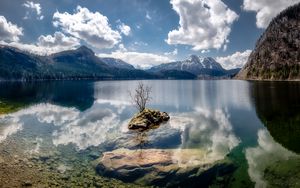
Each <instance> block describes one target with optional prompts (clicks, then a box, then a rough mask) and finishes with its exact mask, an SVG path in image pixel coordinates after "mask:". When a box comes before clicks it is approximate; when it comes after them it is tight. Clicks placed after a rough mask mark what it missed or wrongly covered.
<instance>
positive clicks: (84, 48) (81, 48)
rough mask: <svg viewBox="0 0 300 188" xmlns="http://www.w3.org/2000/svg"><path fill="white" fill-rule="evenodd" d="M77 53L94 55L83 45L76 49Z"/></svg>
mask: <svg viewBox="0 0 300 188" xmlns="http://www.w3.org/2000/svg"><path fill="white" fill-rule="evenodd" d="M77 51H82V52H86V53H90V54H94V51H93V50H91V49H90V48H88V47H86V46H85V45H82V46H80V47H79V48H77Z"/></svg>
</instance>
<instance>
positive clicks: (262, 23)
mask: <svg viewBox="0 0 300 188" xmlns="http://www.w3.org/2000/svg"><path fill="white" fill-rule="evenodd" d="M298 2H300V1H299V0H244V3H243V9H244V10H246V11H254V12H256V26H257V27H258V28H266V27H267V26H268V24H269V23H270V21H271V20H272V18H274V17H275V16H276V15H277V14H278V13H280V12H281V11H282V10H284V9H285V8H287V7H289V6H291V5H293V4H295V3H298Z"/></svg>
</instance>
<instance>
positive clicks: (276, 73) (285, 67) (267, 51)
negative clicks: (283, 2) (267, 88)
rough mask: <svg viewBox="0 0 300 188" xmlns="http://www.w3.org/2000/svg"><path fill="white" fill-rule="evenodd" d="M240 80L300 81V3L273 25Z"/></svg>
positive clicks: (258, 44)
mask: <svg viewBox="0 0 300 188" xmlns="http://www.w3.org/2000/svg"><path fill="white" fill-rule="evenodd" d="M236 78H238V79H247V80H299V79H300V3H298V4H295V5H293V6H291V7H289V8H287V9H286V10H284V11H283V12H281V13H280V14H279V15H277V16H276V17H275V18H274V19H273V20H272V21H271V23H270V24H269V26H268V27H267V29H266V30H265V32H264V33H263V34H262V36H261V37H260V38H259V40H258V41H257V43H256V46H255V49H254V50H253V52H252V53H251V55H250V56H249V59H248V62H247V63H246V64H245V66H244V67H243V69H242V70H241V71H240V72H239V74H238V75H237V76H236Z"/></svg>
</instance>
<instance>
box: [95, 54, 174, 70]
mask: <svg viewBox="0 0 300 188" xmlns="http://www.w3.org/2000/svg"><path fill="white" fill-rule="evenodd" d="M98 56H99V57H112V58H117V59H122V60H123V61H125V62H127V63H130V64H132V65H133V66H135V67H136V68H141V69H147V68H150V67H152V66H154V65H159V64H161V63H168V62H171V61H173V60H172V59H170V58H169V57H167V56H162V55H157V54H152V53H141V52H126V51H125V52H122V51H115V52H112V53H110V54H98Z"/></svg>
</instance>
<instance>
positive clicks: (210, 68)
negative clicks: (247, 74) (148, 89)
mask: <svg viewBox="0 0 300 188" xmlns="http://www.w3.org/2000/svg"><path fill="white" fill-rule="evenodd" d="M163 70H180V71H187V72H190V73H193V74H195V75H209V76H223V75H226V72H227V71H226V70H225V69H223V67H222V66H221V65H220V64H219V63H218V62H216V61H215V60H214V59H213V58H212V57H200V56H196V55H191V56H190V57H189V58H188V59H186V60H183V61H176V62H172V63H165V64H161V65H158V66H154V67H152V68H151V69H150V71H152V72H159V71H163Z"/></svg>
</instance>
